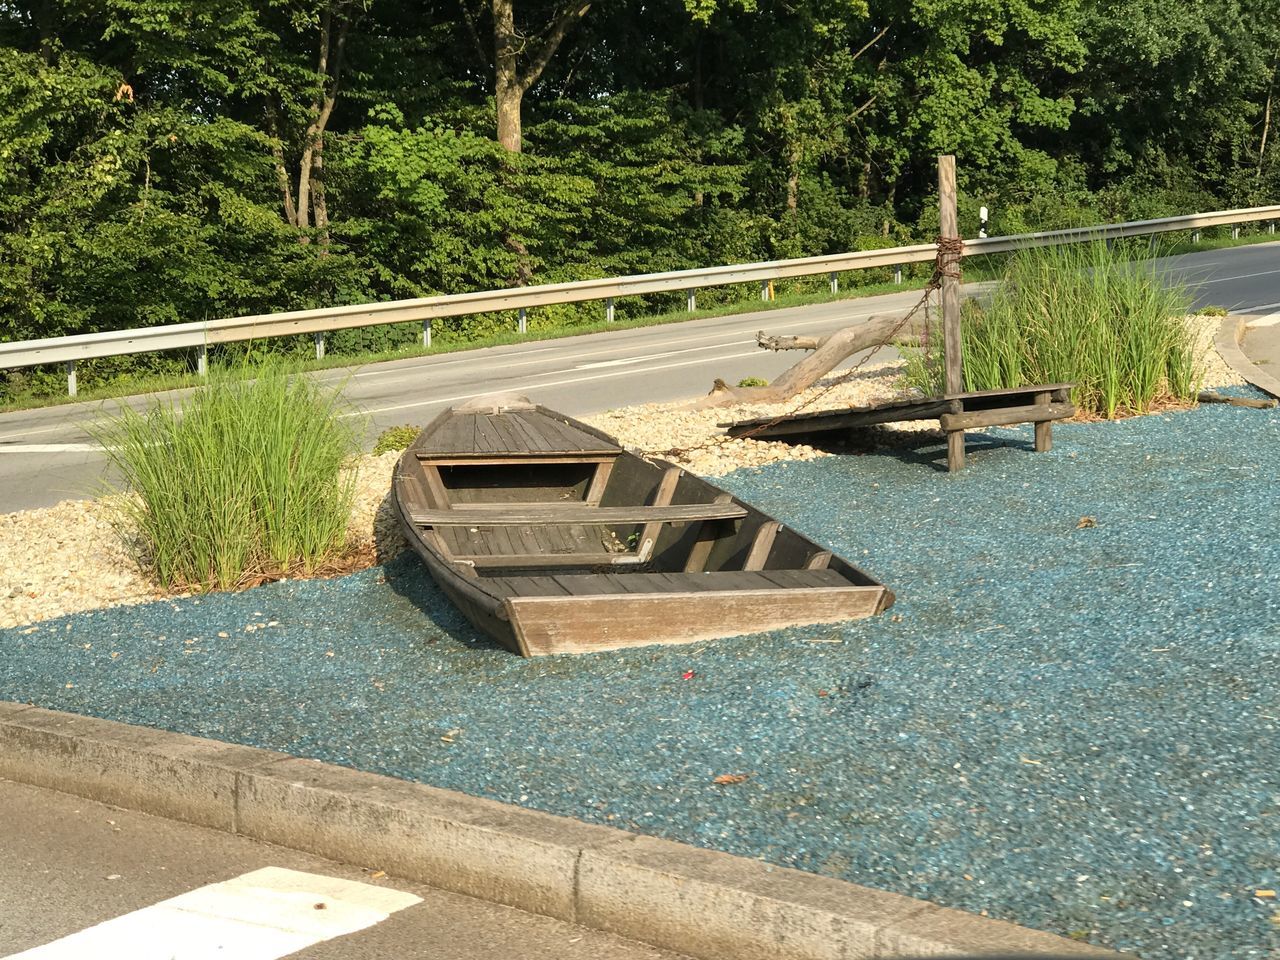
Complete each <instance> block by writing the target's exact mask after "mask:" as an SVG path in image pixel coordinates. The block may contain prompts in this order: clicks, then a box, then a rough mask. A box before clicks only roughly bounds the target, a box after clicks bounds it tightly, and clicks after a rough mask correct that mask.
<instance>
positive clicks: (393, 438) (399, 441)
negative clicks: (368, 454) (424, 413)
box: [373, 424, 422, 457]
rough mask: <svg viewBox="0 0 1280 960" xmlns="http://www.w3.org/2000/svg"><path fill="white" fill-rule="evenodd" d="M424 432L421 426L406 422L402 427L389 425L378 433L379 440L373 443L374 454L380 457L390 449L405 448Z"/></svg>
mask: <svg viewBox="0 0 1280 960" xmlns="http://www.w3.org/2000/svg"><path fill="white" fill-rule="evenodd" d="M421 432H422V428H421V427H415V426H413V425H412V424H405V425H404V426H402V427H387V429H385V430H383V431H382V432H381V433H380V434H378V441H377V443H375V444H374V445H373V455H374V456H375V457H379V456H381V455H382V454H384V453H387V452H388V451H390V450H404V449H405V448H406V447H408V446H409V444H411V443H413V441H414V440H415V439H416V438H417V436H418V434H420V433H421Z"/></svg>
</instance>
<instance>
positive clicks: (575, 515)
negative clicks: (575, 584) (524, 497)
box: [409, 503, 747, 527]
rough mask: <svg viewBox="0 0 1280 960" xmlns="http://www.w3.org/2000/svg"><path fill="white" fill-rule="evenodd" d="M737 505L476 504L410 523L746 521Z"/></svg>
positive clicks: (433, 512)
mask: <svg viewBox="0 0 1280 960" xmlns="http://www.w3.org/2000/svg"><path fill="white" fill-rule="evenodd" d="M746 515H747V511H746V508H745V507H740V506H738V505H737V504H736V503H671V504H665V505H658V506H643V505H635V506H625V507H596V506H591V505H590V504H586V503H563V504H561V503H555V504H544V503H530V504H521V503H503V504H494V505H492V506H489V505H486V506H485V507H483V508H481V509H477V508H476V506H475V505H474V504H468V505H467V506H465V507H460V508H455V509H451V510H429V511H426V512H422V513H414V514H411V515H410V517H409V519H410V520H411V521H412V522H413V523H416V524H421V525H423V526H431V527H438V526H460V525H465V526H472V527H489V526H523V525H525V524H562V523H618V524H624V523H689V522H692V521H695V520H734V519H737V518H739V517H745V516H746Z"/></svg>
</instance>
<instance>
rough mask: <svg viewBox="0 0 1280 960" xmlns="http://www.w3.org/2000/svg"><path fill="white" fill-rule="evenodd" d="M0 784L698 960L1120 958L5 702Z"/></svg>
mask: <svg viewBox="0 0 1280 960" xmlns="http://www.w3.org/2000/svg"><path fill="white" fill-rule="evenodd" d="M0 777H4V778H6V779H9V780H14V781H18V782H21V783H27V784H32V785H34V786H40V787H47V788H50V789H54V790H59V791H62V792H64V793H70V794H75V795H77V796H81V797H86V798H89V799H92V800H98V801H102V802H104V803H109V804H112V805H114V806H119V807H125V808H128V809H131V810H138V811H141V812H143V813H150V814H154V815H157V816H162V817H167V818H170V819H174V820H181V821H185V822H187V823H193V824H199V825H201V826H206V827H212V828H214V829H217V830H223V831H227V832H229V833H235V834H240V835H242V836H246V837H250V838H252V839H255V840H262V841H266V842H268V843H274V844H279V845H281V846H285V847H290V848H292V849H295V850H301V851H305V852H307V853H312V854H316V855H318V856H322V857H326V858H328V859H331V860H339V861H344V862H347V863H353V864H361V865H366V866H371V867H373V866H376V867H377V868H379V869H382V870H386V871H387V872H388V873H391V874H393V875H396V876H400V877H403V878H405V879H408V880H413V881H416V882H419V883H425V884H429V885H431V886H435V887H440V888H443V889H445V890H452V891H455V892H458V893H462V894H466V895H468V896H472V897H477V898H479V899H482V900H488V901H492V902H495V903H501V904H505V905H508V906H512V907H516V908H519V909H521V910H525V911H528V912H530V913H537V914H542V915H545V916H550V917H555V918H558V919H561V920H566V921H570V922H573V923H578V924H581V925H583V926H586V927H590V928H593V929H596V930H602V931H606V932H609V933H615V934H619V935H622V936H625V937H630V938H632V939H634V940H640V941H642V942H645V943H649V944H653V945H655V946H658V947H664V948H666V949H668V950H674V951H677V952H680V953H683V954H686V955H689V956H693V957H697V958H702V960H721V958H725V960H729V958H732V960H766V958H767V960H792V958H794V960H872V958H882V957H886V958H887V957H923V956H930V957H932V956H980V957H995V956H1002V957H1010V956H1038V957H1049V956H1052V957H1063V958H1067V957H1099V958H1100V957H1113V958H1114V957H1120V956H1121V955H1120V954H1116V953H1113V952H1111V951H1106V950H1100V949H1098V948H1096V947H1090V946H1086V945H1083V944H1079V943H1075V942H1073V941H1070V940H1064V939H1061V938H1059V937H1055V936H1052V935H1050V934H1047V933H1042V932H1039V931H1035V930H1029V929H1026V928H1024V927H1019V926H1015V925H1014V924H1011V923H1005V922H1002V921H999V920H990V919H986V918H982V917H977V916H974V915H972V914H968V913H962V912H960V911H958V910H950V909H946V908H943V907H939V906H937V905H935V904H932V903H928V902H925V901H922V900H915V899H912V898H910V897H904V896H900V895H898V894H892V893H885V892H883V891H879V890H873V889H870V888H868V887H861V886H857V885H854V884H851V883H845V882H843V881H840V880H832V879H829V878H826V877H819V876H815V875H813V874H807V873H803V872H801V871H797V870H789V869H785V868H782V867H774V866H770V865H768V864H765V863H762V862H759V861H756V860H748V859H745V858H742V857H735V856H731V855H729V854H725V853H717V852H715V851H710V850H703V849H700V848H697V847H691V846H687V845H685V844H681V843H672V842H670V841H666V840H658V839H655V838H653V837H644V836H637V835H635V834H630V833H625V832H623V831H621V830H611V829H607V828H605V827H597V826H592V825H590V824H586V823H581V822H579V821H577V820H571V819H568V818H565V817H556V816H552V815H550V814H545V813H540V812H538V811H533V810H526V809H524V808H521V807H515V806H510V805H507V804H502V803H497V802H494V801H491V800H483V799H478V798H476V797H470V796H467V795H465V794H461V793H455V792H453V791H449V790H441V789H437V788H435V787H429V786H424V785H421V784H416V783H408V782H406V781H402V780H396V779H393V778H391V777H383V776H378V775H375V774H369V773H361V772H359V771H356V770H349V769H346V768H345V767H337V766H333V765H330V764H324V763H320V762H319V761H314V760H302V759H298V758H295V757H290V756H288V755H286V754H282V753H276V752H274V751H270V750H259V749H256V748H253V747H242V746H237V745H234V744H226V743H219V742H217V741H213V740H202V739H199V738H196V737H189V736H185V735H183V734H177V733H168V732H166V731H162V730H153V729H149V728H144V727H135V726H130V725H127V724H122V723H115V722H113V721H109V720H98V719H95V718H92V717H82V716H77V715H74V714H68V713H59V712H55V711H51V710H44V709H41V708H39V707H32V706H26V705H23V704H16V703H6V702H2V701H0Z"/></svg>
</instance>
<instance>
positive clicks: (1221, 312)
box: [1196, 304, 1230, 317]
mask: <svg viewBox="0 0 1280 960" xmlns="http://www.w3.org/2000/svg"><path fill="white" fill-rule="evenodd" d="M1196 313H1198V314H1200V316H1202V317H1225V316H1227V314H1228V313H1230V311H1229V310H1228V309H1227V308H1226V307H1219V306H1217V305H1215V304H1210V305H1209V306H1207V307H1201V308H1200V309H1199V310H1197V311H1196Z"/></svg>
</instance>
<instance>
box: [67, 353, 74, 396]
mask: <svg viewBox="0 0 1280 960" xmlns="http://www.w3.org/2000/svg"><path fill="white" fill-rule="evenodd" d="M66 367H67V396H68V397H74V396H75V395H76V362H75V361H74V360H68V361H67V363H66Z"/></svg>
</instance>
